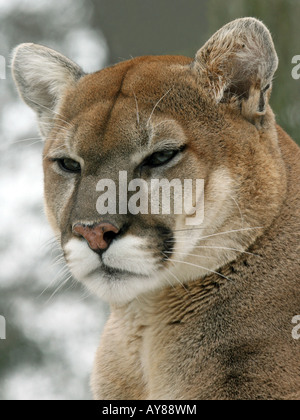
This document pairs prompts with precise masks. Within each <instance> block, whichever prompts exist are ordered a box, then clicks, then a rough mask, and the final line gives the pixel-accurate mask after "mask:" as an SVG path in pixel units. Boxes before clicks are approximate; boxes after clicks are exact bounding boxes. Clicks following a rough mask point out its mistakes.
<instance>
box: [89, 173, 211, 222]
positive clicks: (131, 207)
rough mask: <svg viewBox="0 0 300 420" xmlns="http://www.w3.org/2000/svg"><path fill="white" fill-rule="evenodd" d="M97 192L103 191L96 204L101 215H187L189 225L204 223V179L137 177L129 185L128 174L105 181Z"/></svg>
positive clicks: (100, 183) (99, 183)
mask: <svg viewBox="0 0 300 420" xmlns="http://www.w3.org/2000/svg"><path fill="white" fill-rule="evenodd" d="M96 190H97V191H99V192H101V195H100V196H99V198H98V200H97V204H96V208H97V211H98V213H99V214H100V215H101V216H102V215H106V214H110V215H112V214H132V215H137V214H162V215H163V214H164V215H166V214H176V215H183V216H185V224H186V225H188V226H192V225H193V226H195V225H200V224H202V223H203V221H204V180H203V179H196V180H192V179H184V180H181V179H172V180H171V181H170V180H168V179H151V180H149V181H146V180H144V179H141V178H136V179H133V180H131V181H130V182H129V183H128V174H127V172H126V171H120V172H119V181H118V183H116V182H115V181H114V180H112V179H102V180H101V181H99V182H98V184H97V187H96Z"/></svg>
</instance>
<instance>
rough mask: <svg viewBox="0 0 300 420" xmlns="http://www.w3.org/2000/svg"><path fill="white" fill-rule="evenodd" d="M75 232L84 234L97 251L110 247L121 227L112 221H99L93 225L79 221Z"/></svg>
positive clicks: (80, 234)
mask: <svg viewBox="0 0 300 420" xmlns="http://www.w3.org/2000/svg"><path fill="white" fill-rule="evenodd" d="M73 232H74V233H75V234H76V235H79V236H82V237H83V238H84V239H85V240H86V241H87V242H88V244H89V246H90V248H91V249H92V250H93V251H95V252H97V251H99V250H102V251H103V250H105V249H107V248H108V247H109V245H110V243H111V241H112V240H113V239H114V238H115V236H116V235H117V234H118V232H119V229H117V228H116V227H115V226H114V225H112V224H110V223H99V224H97V225H93V226H88V225H84V224H81V223H78V224H77V225H75V226H74V228H73Z"/></svg>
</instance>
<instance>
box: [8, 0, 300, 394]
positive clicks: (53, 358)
mask: <svg viewBox="0 0 300 420" xmlns="http://www.w3.org/2000/svg"><path fill="white" fill-rule="evenodd" d="M244 16H254V17H257V18H259V19H261V20H263V21H264V22H265V23H266V24H267V26H268V27H269V28H270V30H271V32H272V35H273V37H274V41H275V45H276V48H277V51H278V55H279V59H280V66H279V70H278V72H277V73H276V78H275V83H274V90H273V95H272V100H271V105H272V107H273V109H274V111H275V113H276V116H277V120H278V122H279V123H280V124H281V125H282V126H283V127H284V128H285V130H286V131H287V132H288V133H289V134H290V135H291V136H292V137H293V138H294V139H295V140H296V141H297V142H298V143H300V117H299V107H300V80H294V79H293V78H292V76H291V72H292V69H293V67H294V66H295V65H293V64H292V58H293V57H294V56H295V55H300V30H299V22H300V1H299V0H264V1H261V0H227V1H226V2H224V1H223V0H98V1H96V0H57V1H56V0H52V1H48V0H47V1H46V0H38V1H36V0H10V1H9V2H8V1H7V0H0V55H1V56H3V57H5V59H6V79H5V80H1V77H0V95H1V101H0V315H3V316H4V317H5V318H6V322H7V331H6V335H7V339H6V340H0V399H2V400H21V399H22V400H24V399H25V400H28V399H34V400H40V399H47V400H48V399H90V398H91V394H90V390H89V374H90V371H91V368H92V363H93V358H94V353H95V350H96V347H97V345H98V342H99V339H100V336H101V331H102V328H103V325H104V323H105V320H106V319H107V317H108V315H109V308H108V307H107V306H106V305H105V304H103V303H102V302H101V301H100V300H98V299H97V298H95V297H93V296H90V295H89V294H88V293H87V292H86V291H85V290H84V289H83V288H81V286H79V285H78V284H77V283H76V282H75V281H74V280H72V279H69V273H68V272H67V270H66V269H65V267H64V265H63V263H62V261H61V254H60V251H59V249H58V248H57V246H55V244H54V241H53V237H52V234H51V231H50V229H49V227H48V224H47V221H46V219H45V216H44V213H43V185H42V183H43V175H42V166H41V153H42V147H43V145H42V142H41V140H40V138H39V135H38V132H37V130H36V125H35V116H34V114H33V112H32V111H31V110H30V109H28V108H27V107H26V106H25V105H23V103H22V102H21V100H20V99H19V98H18V96H17V94H16V91H15V89H14V86H13V83H12V79H11V75H10V69H9V60H10V59H9V57H10V54H11V50H12V49H13V48H14V46H16V45H17V44H19V43H22V42H36V43H40V44H44V45H47V46H49V47H52V48H55V49H57V50H59V51H60V52H62V53H63V54H65V55H67V56H69V57H70V58H71V59H73V60H74V61H77V62H78V63H79V64H80V65H81V66H82V67H83V68H84V70H85V71H87V72H88V71H89V72H92V71H95V70H98V69H100V68H102V67H104V66H107V65H109V64H112V63H116V62H119V61H122V60H125V59H129V58H131V57H135V56H138V55H146V54H183V55H188V56H194V55H195V53H196V51H197V50H198V49H199V48H200V46H202V45H203V44H204V42H205V41H206V40H207V39H208V38H209V36H210V35H212V34H213V33H214V32H215V31H216V30H217V29H219V28H220V27H221V26H222V25H224V24H225V23H227V22H228V21H230V20H233V19H235V18H237V17H244ZM0 65H1V61H0ZM0 75H1V70H0ZM2 76H4V73H3V68H2Z"/></svg>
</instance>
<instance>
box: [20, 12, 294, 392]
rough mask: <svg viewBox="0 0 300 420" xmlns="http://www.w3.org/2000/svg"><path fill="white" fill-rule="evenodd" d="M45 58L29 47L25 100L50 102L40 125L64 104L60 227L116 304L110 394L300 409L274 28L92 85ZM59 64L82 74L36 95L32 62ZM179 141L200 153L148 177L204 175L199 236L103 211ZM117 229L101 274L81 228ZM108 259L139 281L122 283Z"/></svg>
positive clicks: (72, 263) (244, 32)
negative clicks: (119, 189) (75, 166)
mask: <svg viewBox="0 0 300 420" xmlns="http://www.w3.org/2000/svg"><path fill="white" fill-rule="evenodd" d="M43 48H44V47H37V49H35V47H34V46H32V47H29V46H28V44H26V45H25V46H24V47H23V48H22V46H21V47H19V48H18V49H17V50H16V53H15V56H14V61H13V72H14V77H15V80H16V83H17V86H18V88H19V90H20V93H21V95H22V96H23V98H24V99H25V100H26V98H27V95H28V94H30V91H31V92H33V93H35V98H36V100H35V103H36V102H38V98H41V97H42V98H43V102H42V104H41V105H42V106H40V107H38V108H37V109H36V110H37V113H38V115H39V117H40V118H39V123H40V124H43V119H42V118H43V116H41V115H42V114H44V113H45V112H46V108H45V107H47V109H48V108H50V114H49V112H48V111H49V109H48V111H47V116H46V117H47V118H48V120H47V124H46V126H45V125H42V127H43V130H42V132H43V134H44V136H45V138H46V143H45V151H44V169H45V197H46V209H47V215H48V218H49V221H50V223H51V225H52V227H53V229H54V230H55V232H56V233H57V232H61V237H60V242H61V245H62V247H63V249H64V251H65V256H66V260H67V262H68V264H69V267H70V269H71V271H72V273H73V274H74V275H75V276H76V277H77V278H78V279H79V280H81V281H83V283H85V284H86V285H87V286H88V287H90V288H91V289H92V290H93V291H95V292H96V293H98V294H99V295H100V296H101V297H103V298H104V299H106V300H108V301H109V302H110V303H111V315H110V319H109V321H108V322H107V325H106V327H105V330H104V333H103V335H102V338H101V343H100V347H99V349H98V352H97V356H96V360H95V366H94V371H93V375H92V389H93V393H94V396H95V398H96V399H289V398H291V399H298V397H299V392H300V362H299V360H300V345H299V343H298V342H297V341H295V340H294V339H293V338H292V328H293V326H292V324H291V321H292V318H293V317H294V316H295V315H298V314H299V311H300V288H299V274H300V264H299V233H300V230H299V228H300V219H299V216H300V210H299V209H300V188H299V179H300V151H299V148H298V146H297V145H296V144H295V143H294V142H293V141H292V140H291V139H290V138H289V136H288V135H287V134H286V133H285V132H284V131H283V130H282V129H281V128H280V127H278V126H277V125H276V122H275V118H274V115H273V112H272V110H271V108H270V106H269V104H268V101H269V97H270V93H271V85H272V78H273V75H274V72H275V70H276V68H277V64H278V59H277V56H276V52H275V49H274V45H273V42H272V39H271V37H270V34H269V32H268V30H267V28H266V27H265V26H264V25H263V24H262V23H261V22H259V21H257V20H256V19H251V18H245V19H239V20H237V21H234V22H231V23H230V24H228V25H226V26H225V27H224V28H222V29H221V30H220V31H219V32H218V33H217V34H215V35H214V36H213V37H212V38H211V40H210V41H208V43H207V44H205V46H204V47H202V48H201V49H200V50H199V51H198V53H197V55H196V59H195V60H191V59H188V58H185V57H173V56H166V57H140V58H136V59H132V60H130V61H126V62H123V63H120V64H117V65H116V66H113V67H109V68H106V69H104V70H102V71H100V72H98V73H95V74H91V75H84V73H83V72H82V70H81V69H79V68H78V66H76V65H75V64H74V67H72V66H73V65H72V63H71V62H70V61H69V60H68V61H66V62H65V63H64V62H63V58H62V56H61V55H59V56H58V58H57V60H55V54H56V53H55V52H53V51H50V50H47V49H46V51H44V49H43ZM28 49H29V50H28ZM23 51H24V53H23ZM29 51H30V52H31V54H32V55H33V56H34V59H33V60H32V62H31V63H26V66H24V65H23V62H24V60H25V59H26V60H28V56H29V55H28V52H29ZM49 51H50V52H49ZM49 57H50V58H49ZM45 60H46V61H45ZM47 60H50V61H51V66H52V68H53V65H54V67H55V69H56V70H55V73H57V72H59V73H60V74H65V73H66V72H67V73H68V72H69V73H68V77H65V78H64V79H63V77H62V78H60V80H59V83H58V82H57V83H54V81H53V80H52V77H51V75H50V76H49V75H48V77H49V80H48V83H47V80H45V77H43V78H40V79H39V78H38V76H36V78H35V83H36V84H37V85H38V86H36V85H35V86H33V87H32V89H31V90H30V86H31V85H30V84H32V83H34V81H33V80H32V76H30V75H29V73H30V66H32V69H33V70H32V71H34V74H35V75H38V67H39V66H38V64H37V63H40V65H41V66H43V65H45V64H46V62H47ZM53 60H54V62H53ZM46 76H47V75H46ZM70 78H71V81H70ZM62 80H65V84H64V83H62ZM53 86H55V88H57V89H58V86H59V89H60V94H59V95H58V94H57V92H56V91H55V90H54V89H53ZM28 92H29V93H28ZM36 92H38V95H36ZM27 102H28V101H27ZM28 103H29V102H28ZM36 106H38V105H36ZM51 110H52V114H51ZM53 111H54V112H55V114H53ZM170 142H171V144H172V145H173V147H175V146H176V147H179V146H182V145H186V148H185V150H184V151H183V152H182V154H181V155H179V158H178V161H176V162H177V163H176V162H175V163H174V164H171V165H170V166H166V167H164V168H162V169H149V168H148V169H143V170H141V172H140V176H141V177H142V178H143V179H145V180H147V181H149V180H150V179H151V178H155V177H159V178H161V177H164V178H165V177H166V178H168V179H170V180H171V179H175V178H180V179H204V180H205V191H204V193H205V218H204V222H203V224H202V225H201V227H188V228H187V226H186V224H185V220H186V215H174V214H171V215H137V216H134V217H133V216H130V215H119V214H117V215H110V216H108V215H106V216H105V217H103V216H101V215H99V214H98V213H97V211H96V201H97V198H98V196H99V194H98V193H97V190H96V185H97V182H98V181H99V179H103V178H110V179H113V180H117V175H118V172H119V171H120V170H123V171H127V173H128V174H129V178H130V179H134V178H136V176H137V168H138V167H139V164H140V163H141V162H142V161H143V159H144V158H145V157H147V156H149V155H151V154H152V153H153V152H154V151H155V150H157V149H156V148H157V147H158V148H159V147H161V146H160V145H161V144H169V143H170ZM58 157H68V158H71V159H73V160H75V161H77V162H79V163H80V164H81V174H71V175H70V174H66V173H63V172H62V171H61V169H59V168H58V166H57V164H56V163H55V162H53V158H58ZM175 159H176V157H175ZM108 219H109V220H108ZM103 220H104V221H109V222H110V223H112V224H113V225H114V226H117V227H118V228H119V229H121V232H122V234H120V237H119V238H117V239H116V240H115V241H114V242H113V243H112V245H111V246H110V248H109V249H108V250H107V251H106V252H105V253H104V254H103V256H102V260H101V261H102V263H101V261H100V257H99V256H98V255H96V254H95V253H93V251H92V250H90V249H89V248H88V247H87V246H86V243H85V242H84V241H83V240H80V239H78V238H76V237H75V236H74V234H73V233H72V226H74V224H76V223H79V222H81V223H85V224H90V225H92V224H93V223H95V222H101V221H103ZM124 226H126V229H125V228H124ZM122 229H123V230H122ZM122 241H123V242H122ZM122 243H123V244H124V245H123V248H122ZM170 243H173V247H172V246H171V248H170ZM135 244H136V245H135ZM166 244H168V245H166ZM110 250H112V251H110ZM113 250H115V251H113ZM168 250H169V251H168ZM109 252H110V254H109ZM114 252H115V254H114ZM168 252H169V254H168V256H169V258H168V259H167V260H166V259H164V258H162V254H163V255H165V256H166V253H168ZM106 255H109V257H107V261H108V262H109V264H112V265H114V264H115V267H119V266H120V264H121V265H122V264H123V266H124V267H129V268H127V269H126V271H130V270H132V275H130V278H128V277H125V274H122V273H121V274H120V273H118V272H117V271H115V274H114V275H109V274H107V273H106V272H105V267H104V266H105V264H104V263H105V261H106V260H105V258H106ZM128 256H129V257H128ZM132 261H135V262H134V263H132ZM103 262H104V263H103ZM101 264H102V265H101ZM103 264H104V265H103ZM126 264H127V265H126ZM124 270H125V268H124ZM138 270H140V272H141V273H144V272H148V271H147V270H149V274H147V275H144V274H141V275H140V276H138V275H137V274H134V273H137V272H138Z"/></svg>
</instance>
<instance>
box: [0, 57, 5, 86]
mask: <svg viewBox="0 0 300 420" xmlns="http://www.w3.org/2000/svg"><path fill="white" fill-rule="evenodd" d="M1 79H2V80H4V79H6V60H5V57H3V55H0V80H1Z"/></svg>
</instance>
